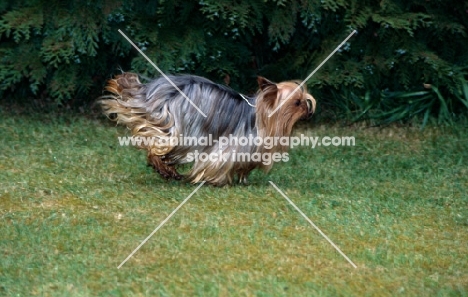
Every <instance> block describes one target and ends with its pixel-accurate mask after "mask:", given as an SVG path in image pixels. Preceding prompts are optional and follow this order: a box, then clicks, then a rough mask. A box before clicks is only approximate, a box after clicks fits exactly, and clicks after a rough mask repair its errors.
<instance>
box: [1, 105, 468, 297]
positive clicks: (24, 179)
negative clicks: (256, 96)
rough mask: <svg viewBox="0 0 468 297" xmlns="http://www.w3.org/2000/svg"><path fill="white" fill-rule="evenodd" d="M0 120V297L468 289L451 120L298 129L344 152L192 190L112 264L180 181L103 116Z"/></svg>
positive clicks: (467, 168)
mask: <svg viewBox="0 0 468 297" xmlns="http://www.w3.org/2000/svg"><path fill="white" fill-rule="evenodd" d="M0 116H1V118H0V131H1V132H0V133H1V140H2V141H1V143H0V296H395V295H402V296H468V257H467V254H468V207H467V206H468V194H467V189H468V177H467V176H468V150H467V147H468V129H467V128H466V125H464V124H459V125H458V126H453V127H448V128H447V127H445V128H444V127H439V128H437V127H427V128H426V129H425V130H424V131H422V132H421V131H419V128H411V127H399V128H398V127H389V128H385V129H374V128H362V127H347V128H339V127H332V126H316V127H313V126H312V125H310V124H309V125H305V124H302V125H300V126H299V127H298V129H297V132H302V133H304V134H307V135H318V136H326V135H328V136H341V135H344V136H355V137H356V146H355V147H327V148H326V147H319V148H315V149H310V148H306V147H300V148H295V149H292V150H291V151H290V155H289V156H290V161H289V162H287V163H279V164H276V165H275V166H274V167H273V170H272V171H271V172H270V173H269V174H268V175H266V174H264V173H262V172H255V173H254V174H253V175H252V176H251V179H250V182H251V184H250V185H249V186H237V185H236V186H232V187H224V188H216V187H211V186H203V187H202V188H201V189H200V190H199V191H198V192H197V193H196V194H195V195H194V196H193V197H192V198H191V199H190V200H189V201H188V202H187V203H186V204H185V205H184V206H183V207H182V208H181V209H180V211H179V212H177V213H176V214H175V215H174V217H172V219H171V220H170V221H169V222H168V223H167V224H166V225H164V227H163V228H161V229H160V230H159V231H158V232H157V233H156V234H155V235H154V236H153V237H152V238H151V239H150V240H149V241H148V242H147V243H146V244H145V245H144V246H143V247H142V248H141V249H140V250H139V251H138V252H137V253H136V254H135V255H134V256H133V257H132V258H131V259H130V260H129V261H128V262H127V263H125V264H124V265H123V267H122V268H121V269H117V266H118V265H119V264H120V263H121V262H122V261H123V260H124V259H125V258H126V257H127V256H128V255H129V254H130V253H131V252H132V251H133V250H134V249H135V248H136V247H137V246H138V244H140V242H141V241H142V240H143V239H144V238H146V237H147V236H148V235H149V234H150V233H151V232H152V231H153V230H154V228H155V227H156V226H157V225H158V224H159V223H160V222H161V221H162V220H163V219H164V218H165V217H166V216H167V215H168V214H169V213H171V212H172V210H173V209H174V208H175V207H177V205H178V204H179V203H180V202H181V201H182V200H183V199H185V198H186V197H187V196H188V195H189V194H190V193H191V192H192V191H193V190H194V189H195V186H194V185H190V184H186V183H180V182H166V181H164V180H162V179H161V178H160V177H159V176H157V175H156V174H154V173H153V172H152V170H151V169H150V168H148V167H146V164H145V154H144V153H143V152H141V151H138V150H136V149H134V148H131V147H120V146H119V145H118V141H117V136H122V135H125V134H126V133H127V131H126V130H125V129H123V128H115V127H113V126H112V124H110V123H107V122H106V121H99V120H93V119H86V118H82V117H78V116H73V115H59V116H57V115H53V114H49V115H39V114H37V115H11V114H9V113H7V112H5V111H3V112H0ZM270 180H271V181H273V182H274V183H275V184H276V185H278V187H279V188H280V189H282V191H283V192H285V193H286V195H288V196H289V198H291V200H292V201H294V202H295V203H296V205H297V206H298V207H299V208H301V209H302V211H303V212H304V213H306V214H307V215H308V216H309V218H310V219H311V220H312V221H313V222H314V223H315V224H316V225H318V226H319V227H320V228H321V229H322V231H323V232H324V233H325V234H327V235H328V237H330V239H331V240H332V241H334V242H335V243H336V244H337V245H338V246H339V247H340V248H341V250H342V251H343V252H344V253H345V254H346V255H347V256H348V257H349V258H350V259H351V260H352V261H353V262H354V263H356V264H357V266H358V268H357V269H354V268H353V267H352V266H351V265H350V264H349V263H348V262H347V261H346V260H345V259H344V258H343V257H342V256H341V255H340V254H339V253H338V252H337V251H335V250H334V249H333V248H332V247H331V246H330V244H329V243H328V242H326V241H325V239H324V238H322V237H321V236H320V235H319V234H318V232H317V231H316V230H314V229H313V228H312V227H311V226H310V225H309V224H308V223H307V222H306V221H305V220H304V219H303V218H302V217H301V216H300V215H299V214H298V213H297V212H296V211H295V210H294V209H293V208H292V207H291V206H290V205H289V204H288V203H287V201H286V200H285V199H284V198H283V197H282V196H281V195H280V194H279V193H278V192H276V190H275V189H274V188H273V187H272V186H270V185H269V183H268V181H270Z"/></svg>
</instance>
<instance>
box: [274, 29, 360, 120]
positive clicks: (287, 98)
mask: <svg viewBox="0 0 468 297" xmlns="http://www.w3.org/2000/svg"><path fill="white" fill-rule="evenodd" d="M356 32H357V31H356V30H353V32H351V34H349V35H348V37H346V39H345V40H343V42H342V43H340V45H338V46H337V47H336V48H335V50H334V51H333V52H332V53H331V54H329V55H328V57H326V58H325V60H323V62H322V63H320V65H318V66H317V68H315V70H314V71H312V72H311V73H310V74H309V76H307V77H306V79H304V80H303V81H302V83H301V84H300V85H298V86H297V88H296V89H294V91H293V92H292V93H291V94H289V96H288V97H286V99H285V100H284V101H283V102H281V104H280V105H278V106H277V107H276V108H275V110H273V111H272V112H271V113H270V114H269V115H268V117H271V116H272V115H273V114H274V113H275V112H276V111H277V110H278V109H280V107H281V106H283V104H284V103H286V101H288V100H289V98H291V96H292V95H294V93H295V92H296V91H297V90H299V89H300V88H302V86H303V85H304V84H305V83H306V82H307V81H308V80H309V79H310V78H311V77H312V75H314V74H315V72H317V71H318V70H319V69H320V67H322V66H323V64H325V63H326V62H327V61H328V59H330V58H331V57H332V56H333V55H334V54H335V53H336V52H337V51H338V50H339V49H340V47H342V46H343V44H345V43H346V41H348V39H350V38H351V36H353V35H354V33H356Z"/></svg>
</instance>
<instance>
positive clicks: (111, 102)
mask: <svg viewBox="0 0 468 297" xmlns="http://www.w3.org/2000/svg"><path fill="white" fill-rule="evenodd" d="M167 78H169V80H170V81H168V79H167ZM167 78H166V77H160V78H157V79H155V80H152V81H150V82H148V83H141V82H140V79H139V77H138V75H137V74H134V73H128V72H127V73H123V74H120V75H118V76H116V77H115V78H114V79H111V80H109V81H108V84H107V87H106V90H107V91H109V92H110V94H109V95H106V96H103V98H102V100H101V101H100V103H101V105H102V107H103V111H104V113H105V114H106V115H107V116H108V117H109V118H111V119H113V120H116V121H117V122H118V123H121V124H124V125H126V126H127V127H128V128H129V129H130V130H131V131H132V135H133V137H145V138H151V139H153V140H155V141H153V142H142V143H140V144H139V145H138V146H139V147H140V148H142V149H145V150H147V152H148V164H149V165H151V166H152V167H153V168H154V169H155V170H156V171H157V172H158V173H159V174H160V175H161V176H163V177H164V178H166V179H169V178H174V179H181V178H182V177H183V176H182V175H180V174H179V173H178V172H177V170H176V167H177V165H179V164H184V163H189V162H191V161H193V166H192V168H191V170H190V172H189V173H188V174H187V176H186V177H187V179H188V180H189V181H191V182H193V183H198V182H202V181H205V182H207V183H209V184H212V185H217V186H223V185H226V184H232V183H233V181H234V179H235V176H236V175H237V176H238V180H239V182H242V183H247V177H248V175H249V174H250V172H251V171H252V170H253V169H255V168H261V169H263V170H264V171H266V172H268V171H269V170H270V169H271V167H272V166H273V163H271V162H270V163H266V162H262V160H261V159H260V160H259V159H258V158H257V159H254V158H251V159H249V158H244V159H243V160H239V158H235V155H236V154H244V155H245V154H274V153H280V154H283V153H285V152H286V151H287V149H288V147H287V146H284V145H277V146H274V147H268V148H267V147H265V146H264V145H256V144H252V143H249V144H248V145H241V144H240V143H239V142H235V143H233V142H232V141H231V142H230V143H229V144H226V142H221V141H217V140H218V139H220V138H222V137H225V138H227V137H230V139H232V138H233V137H234V138H238V139H239V138H241V137H250V138H256V137H260V139H265V138H267V137H289V136H290V135H291V130H292V128H293V125H294V124H295V123H296V122H297V121H298V120H299V119H304V118H307V117H309V116H311V115H312V114H313V113H314V111H315V105H316V102H315V99H314V98H313V97H312V95H310V94H309V93H307V90H306V88H305V87H301V88H298V83H297V82H295V81H286V82H281V83H273V82H271V81H269V80H267V79H266V78H263V77H258V78H257V82H258V86H259V90H258V91H257V93H256V95H255V96H251V97H249V96H245V95H242V94H240V93H239V92H236V91H234V90H232V89H231V88H229V87H227V86H225V85H220V84H216V83H214V82H212V81H210V80H208V79H206V78H202V77H199V76H193V75H176V76H168V77H167ZM171 82H172V83H171ZM174 85H175V86H177V88H178V89H179V90H180V91H181V92H182V93H183V94H185V96H184V95H183V94H182V93H181V92H179V90H177V89H176V88H175V87H174ZM293 92H294V93H293ZM188 99H190V100H188ZM278 106H280V108H279V109H278V110H276V109H277V107H278ZM275 110H276V111H275ZM273 111H275V112H273ZM202 113H203V114H205V115H206V117H205V116H204V115H203V114H202ZM181 137H197V138H203V137H205V138H207V137H209V138H210V139H213V140H215V141H213V142H212V143H210V144H208V145H206V143H203V144H200V143H195V144H192V145H184V144H183V143H175V142H174V141H167V139H171V138H172V139H180V138H181ZM257 143H258V142H257ZM194 153H197V154H198V155H199V156H201V155H202V154H203V153H205V154H206V155H205V158H193V154H194ZM213 154H215V156H217V158H211V157H210V158H206V156H208V155H209V156H212V155H213ZM221 155H222V156H224V157H223V158H221Z"/></svg>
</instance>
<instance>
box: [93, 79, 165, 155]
mask: <svg viewBox="0 0 468 297" xmlns="http://www.w3.org/2000/svg"><path fill="white" fill-rule="evenodd" d="M105 90H106V91H108V92H109V94H107V95H104V96H102V97H101V98H100V100H99V104H100V105H101V107H102V110H103V112H104V114H105V115H106V116H107V117H108V118H109V119H111V120H114V121H117V123H119V124H123V125H125V126H127V128H129V129H130V130H131V131H132V136H133V137H144V138H145V139H146V140H148V141H146V140H145V141H142V142H141V143H138V144H137V146H138V147H139V148H143V149H148V150H150V151H151V153H152V154H156V155H165V154H167V153H168V152H169V151H171V150H172V149H173V146H170V145H168V142H167V141H166V142H165V144H163V145H159V144H158V139H159V140H161V139H162V138H164V139H167V137H169V136H170V135H171V134H172V133H170V129H171V127H173V125H174V121H173V120H172V117H171V115H170V114H168V113H166V114H165V115H164V116H160V117H157V118H155V117H153V116H152V110H151V108H152V107H151V106H150V105H151V104H148V100H147V98H146V91H147V88H146V85H145V84H142V83H141V82H140V80H139V78H138V75H137V74H135V73H130V72H124V73H122V74H120V75H117V76H116V77H115V78H113V79H110V80H108V82H107V85H106V87H105ZM159 143H160V142H159Z"/></svg>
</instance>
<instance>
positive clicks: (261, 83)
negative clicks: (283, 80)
mask: <svg viewBox="0 0 468 297" xmlns="http://www.w3.org/2000/svg"><path fill="white" fill-rule="evenodd" d="M257 83H258V87H259V88H260V90H262V91H265V89H267V88H274V90H275V91H276V90H277V89H278V88H277V87H276V84H275V83H274V82H272V81H269V80H268V79H266V78H264V77H262V76H258V77H257Z"/></svg>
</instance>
